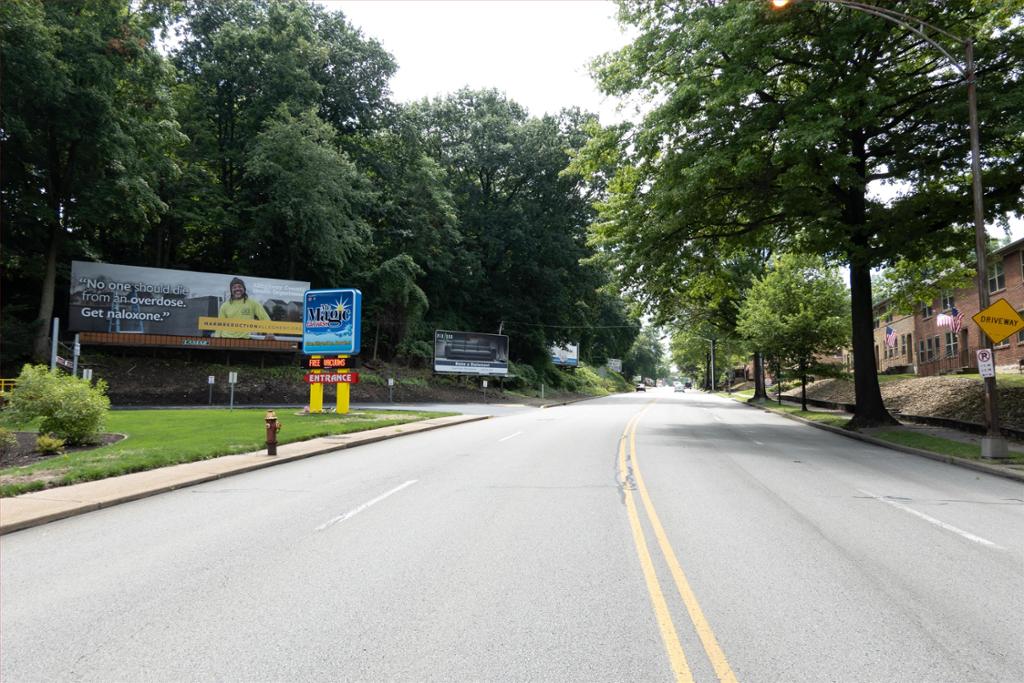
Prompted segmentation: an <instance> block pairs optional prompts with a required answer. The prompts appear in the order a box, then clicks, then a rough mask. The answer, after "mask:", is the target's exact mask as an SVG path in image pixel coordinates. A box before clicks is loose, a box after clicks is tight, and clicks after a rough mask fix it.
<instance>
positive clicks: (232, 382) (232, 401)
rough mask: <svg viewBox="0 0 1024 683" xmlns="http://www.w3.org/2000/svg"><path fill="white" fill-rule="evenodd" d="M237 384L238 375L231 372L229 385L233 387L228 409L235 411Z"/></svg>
mask: <svg viewBox="0 0 1024 683" xmlns="http://www.w3.org/2000/svg"><path fill="white" fill-rule="evenodd" d="M237 383H238V373H237V372H229V373H228V384H229V385H230V386H231V398H230V403H229V404H228V408H229V409H230V410H234V409H235V384H237Z"/></svg>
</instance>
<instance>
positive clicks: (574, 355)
mask: <svg viewBox="0 0 1024 683" xmlns="http://www.w3.org/2000/svg"><path fill="white" fill-rule="evenodd" d="M551 362H552V363H554V364H555V365H561V366H564V367H567V368H575V367H577V366H579V364H580V345H579V344H566V345H565V346H552V347H551Z"/></svg>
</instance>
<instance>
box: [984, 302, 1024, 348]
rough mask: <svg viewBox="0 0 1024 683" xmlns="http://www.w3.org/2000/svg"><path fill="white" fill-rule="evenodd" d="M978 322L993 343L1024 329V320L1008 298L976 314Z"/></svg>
mask: <svg viewBox="0 0 1024 683" xmlns="http://www.w3.org/2000/svg"><path fill="white" fill-rule="evenodd" d="M974 322H976V323H978V327H980V328H981V329H982V330H983V331H984V332H985V334H987V335H988V338H989V339H991V340H992V343H993V344H998V343H999V342H1001V341H1003V340H1004V339H1006V338H1007V337H1009V336H1010V335H1011V334H1013V333H1014V332H1019V331H1020V330H1024V320H1022V319H1021V317H1020V315H1019V314H1018V313H1017V311H1015V310H1013V306H1011V305H1010V303H1009V302H1008V301H1007V300H1006V299H999V300H998V301H996V302H995V303H994V304H992V305H991V306H989V307H988V308H986V309H985V310H984V311H980V312H978V313H976V314H975V315H974Z"/></svg>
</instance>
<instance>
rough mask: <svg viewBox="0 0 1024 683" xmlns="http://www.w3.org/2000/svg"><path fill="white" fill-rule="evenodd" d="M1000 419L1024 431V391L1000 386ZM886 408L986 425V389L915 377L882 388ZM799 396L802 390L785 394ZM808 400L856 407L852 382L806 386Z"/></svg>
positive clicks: (972, 382) (972, 380) (969, 380)
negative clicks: (849, 404)
mask: <svg viewBox="0 0 1024 683" xmlns="http://www.w3.org/2000/svg"><path fill="white" fill-rule="evenodd" d="M998 389H999V419H1000V422H1001V423H1002V424H1003V425H1005V426H1009V427H1015V428H1018V429H1020V428H1024V387H1021V386H999V387H998ZM881 390H882V400H883V401H884V402H885V406H886V408H888V409H889V410H892V411H897V412H900V413H905V414H907V415H923V416H929V417H945V418H950V419H954V420H963V421H966V422H976V423H979V424H982V423H984V422H985V388H984V385H983V384H982V382H981V380H980V379H979V378H978V377H977V376H973V377H969V376H968V377H954V376H948V375H947V376H943V377H912V378H908V379H900V380H894V381H889V382H883V383H882V385H881ZM785 393H786V394H787V395H790V396H799V395H800V388H799V387H797V388H796V389H793V390H790V391H787V392H785ZM807 397H808V398H812V399H817V400H820V401H832V402H834V403H853V402H854V400H855V399H854V391H853V382H850V381H848V380H842V379H823V380H819V381H817V382H813V383H811V384H809V385H807Z"/></svg>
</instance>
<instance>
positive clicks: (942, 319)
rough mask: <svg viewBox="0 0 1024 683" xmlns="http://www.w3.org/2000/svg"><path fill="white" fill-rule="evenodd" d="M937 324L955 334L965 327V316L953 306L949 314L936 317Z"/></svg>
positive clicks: (940, 314)
mask: <svg viewBox="0 0 1024 683" xmlns="http://www.w3.org/2000/svg"><path fill="white" fill-rule="evenodd" d="M935 324H936V325H938V326H939V327H948V328H949V329H950V330H951V331H952V332H953V333H954V334H956V333H957V332H959V331H960V328H961V327H963V325H964V314H963V313H961V312H960V311H958V310H957V309H956V306H953V307H952V308H950V309H949V314H948V315H947V314H945V313H939V314H938V315H937V316H936V317H935Z"/></svg>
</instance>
